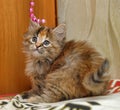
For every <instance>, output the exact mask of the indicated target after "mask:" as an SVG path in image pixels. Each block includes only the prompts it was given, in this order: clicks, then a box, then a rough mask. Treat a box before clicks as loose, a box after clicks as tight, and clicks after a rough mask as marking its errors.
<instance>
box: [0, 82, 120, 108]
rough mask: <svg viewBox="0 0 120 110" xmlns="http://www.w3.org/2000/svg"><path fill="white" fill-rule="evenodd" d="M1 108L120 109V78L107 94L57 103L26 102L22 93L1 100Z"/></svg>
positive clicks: (113, 83) (111, 84) (111, 83)
mask: <svg viewBox="0 0 120 110" xmlns="http://www.w3.org/2000/svg"><path fill="white" fill-rule="evenodd" d="M0 110H120V80H111V81H110V86H109V88H108V90H107V91H106V95H103V96H97V97H88V98H80V99H74V100H68V101H62V102H57V103H25V102H22V98H21V97H20V95H16V96H15V97H14V98H12V99H11V100H0Z"/></svg>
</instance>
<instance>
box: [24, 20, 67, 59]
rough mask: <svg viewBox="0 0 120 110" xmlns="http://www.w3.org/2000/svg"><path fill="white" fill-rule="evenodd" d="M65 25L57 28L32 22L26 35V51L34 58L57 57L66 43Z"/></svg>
mask: <svg viewBox="0 0 120 110" xmlns="http://www.w3.org/2000/svg"><path fill="white" fill-rule="evenodd" d="M64 41H65V25H64V24H61V25H59V26H58V27H56V28H55V29H53V30H52V29H50V28H48V27H44V26H40V25H39V24H37V23H35V22H32V21H31V22H30V25H29V28H28V31H27V32H26V33H25V35H24V42H23V44H24V51H25V53H27V54H29V55H30V56H32V57H34V58H50V59H54V58H56V57H57V56H58V55H59V54H60V52H61V50H62V48H63V47H64V44H65V42H64Z"/></svg>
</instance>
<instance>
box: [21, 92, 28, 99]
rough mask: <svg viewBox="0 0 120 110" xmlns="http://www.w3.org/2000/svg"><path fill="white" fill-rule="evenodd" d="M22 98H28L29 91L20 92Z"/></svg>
mask: <svg viewBox="0 0 120 110" xmlns="http://www.w3.org/2000/svg"><path fill="white" fill-rule="evenodd" d="M20 95H21V97H22V99H28V98H29V97H30V94H29V92H23V93H22V94H20Z"/></svg>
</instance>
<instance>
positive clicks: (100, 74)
mask: <svg viewBox="0 0 120 110" xmlns="http://www.w3.org/2000/svg"><path fill="white" fill-rule="evenodd" d="M65 34H66V33H65V25H64V24H61V25H59V26H58V27H56V28H55V29H53V30H52V29H50V28H48V27H44V26H40V25H38V24H37V23H35V22H32V21H31V23H30V26H29V29H28V32H26V34H25V36H24V51H25V53H26V55H27V64H26V73H27V75H28V76H29V77H30V78H31V81H32V89H31V90H30V91H28V92H24V93H23V94H22V98H23V99H26V101H27V102H49V103H50V102H58V101H62V100H68V99H74V98H81V97H87V96H94V95H101V94H103V93H104V92H105V90H106V88H107V85H108V81H109V79H110V75H109V74H108V69H109V62H108V60H107V59H104V58H103V57H102V56H101V55H100V53H98V52H97V51H96V50H95V49H94V48H93V47H91V46H90V45H89V44H88V43H87V42H86V41H76V42H75V41H73V40H72V41H68V42H66V41H65Z"/></svg>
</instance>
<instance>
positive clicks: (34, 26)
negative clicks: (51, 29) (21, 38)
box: [28, 20, 40, 32]
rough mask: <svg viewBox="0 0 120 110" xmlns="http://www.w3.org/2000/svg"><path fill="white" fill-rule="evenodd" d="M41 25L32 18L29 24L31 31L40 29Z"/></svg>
mask: <svg viewBox="0 0 120 110" xmlns="http://www.w3.org/2000/svg"><path fill="white" fill-rule="evenodd" d="M39 27H40V25H39V24H38V23H36V22H34V21H32V20H30V24H29V27H28V31H29V32H33V31H35V30H36V29H38V28H39Z"/></svg>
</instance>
